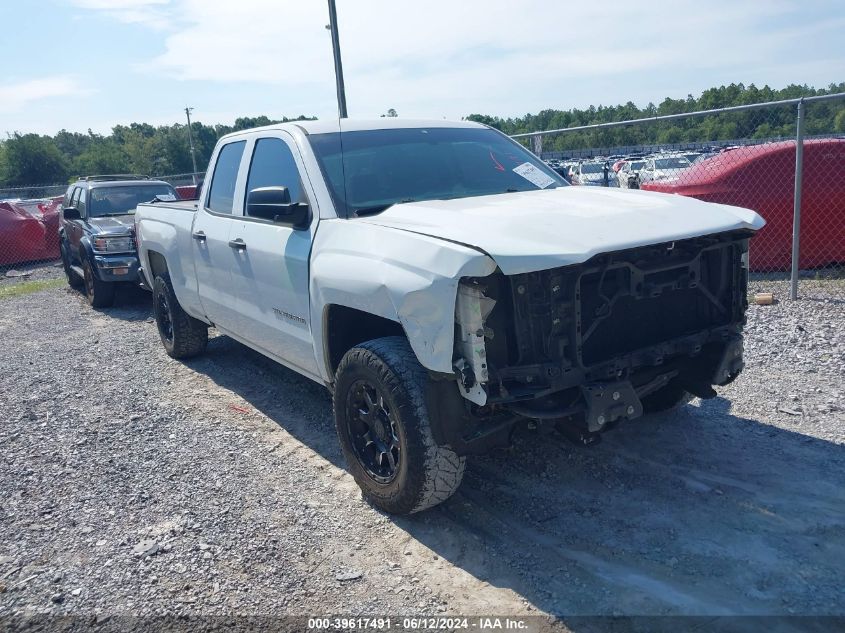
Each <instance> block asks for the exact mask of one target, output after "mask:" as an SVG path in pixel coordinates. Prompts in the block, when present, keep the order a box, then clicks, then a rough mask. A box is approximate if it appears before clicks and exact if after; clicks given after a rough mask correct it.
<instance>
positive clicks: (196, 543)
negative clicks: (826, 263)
mask: <svg viewBox="0 0 845 633" xmlns="http://www.w3.org/2000/svg"><path fill="white" fill-rule="evenodd" d="M59 273H60V271H59V269H51V270H50V271H48V272H47V273H44V275H45V276H46V277H50V276H54V275H57V274H59ZM775 290H776V291H777V292H778V294H779V296H781V297H783V296H785V295H784V291H785V287H784V288H780V287H776V288H775ZM148 303H149V296H148V295H146V294H144V293H143V292H141V291H134V290H127V291H126V292H123V293H121V294H119V295H118V307H115V308H112V309H108V310H103V311H100V312H98V311H94V310H92V309H90V308H89V307H88V306H87V304H85V302H84V300H83V298H82V297H81V296H80V295H79V294H78V293H76V292H73V291H69V290H67V289H65V288H58V289H49V290H44V291H41V292H37V293H33V294H26V295H22V296H15V297H11V298H7V299H5V300H3V301H2V302H0V335H2V341H3V352H2V362H0V406H1V407H2V411H3V413H4V415H3V418H4V420H3V424H2V425H0V445H2V461H0V529H2V534H3V538H2V541H0V592H2V593H0V617H1V616H2V615H4V614H9V613H23V612H26V613H86V614H94V613H99V614H110V615H113V614H117V613H136V614H141V615H149V614H162V613H170V614H173V613H177V614H178V613H193V614H197V613H200V614H222V613H233V612H234V613H248V614H272V613H295V614H322V613H326V612H331V613H342V614H350V615H353V614H375V613H394V614H402V613H417V614H419V613H452V614H490V613H496V614H501V615H506V614H530V613H538V612H539V613H543V614H558V615H561V616H572V615H592V614H626V615H628V614H637V615H638V614H651V615H659V614H700V615H718V614H839V615H844V614H845V597H843V596H845V594H843V592H842V584H843V580H845V576H843V569H845V448H843V445H845V396H844V395H843V394H845V301H842V300H824V299H809V300H806V301H802V302H800V303H797V304H795V303H789V302H783V303H780V304H777V305H774V306H770V307H756V306H755V307H752V308H751V311H750V315H749V328H748V340H747V354H748V356H747V360H748V367H747V369H746V371H745V373H744V374H743V375H742V376H741V377H740V379H739V380H738V381H737V382H736V383H735V384H733V385H731V386H729V387H727V388H723V389H720V393H719V397H718V398H716V399H714V400H709V401H705V402H701V401H697V400H696V401H694V402H693V404H692V405H689V406H687V407H685V408H684V409H682V410H680V411H678V412H674V413H671V414H664V415H661V416H653V417H648V418H644V419H641V420H638V421H636V422H632V423H628V424H627V425H624V426H622V427H621V428H618V429H616V430H615V431H614V432H612V433H609V434H607V435H606V436H605V439H604V441H603V442H602V443H600V444H599V445H597V446H595V447H591V448H586V449H585V448H576V447H574V446H572V445H570V444H568V443H567V442H566V441H565V440H564V439H562V438H560V437H559V436H558V435H556V434H554V433H551V434H542V433H539V432H536V431H528V430H524V431H522V432H520V433H519V434H518V437H517V439H516V443H515V446H514V447H513V448H511V449H509V450H507V451H501V452H498V453H496V454H494V455H490V456H487V457H483V458H474V459H471V461H470V462H469V465H468V470H467V476H466V478H465V480H464V484H463V486H462V487H461V489H460V490H459V492H458V494H456V495H455V497H454V498H452V499H451V500H450V501H449V502H447V503H446V504H444V505H443V506H441V507H439V508H436V509H434V510H432V511H429V512H427V513H423V514H422V515H418V516H415V517H412V518H401V519H395V518H392V517H388V516H385V515H383V514H381V513H379V512H378V511H376V510H374V509H372V508H371V507H370V506H368V505H367V504H366V503H364V502H363V501H362V500H361V498H360V495H359V494H358V489H357V487H356V486H355V484H354V482H353V481H352V479H351V477H350V476H348V475H347V474H346V473H345V472H344V470H343V464H342V460H341V456H340V450H339V448H338V445H337V441H336V437H335V435H334V429H333V423H332V419H331V410H330V399H329V395H328V393H327V392H326V391H325V389H323V388H322V387H320V386H318V385H316V384H313V383H311V382H309V381H308V380H307V379H305V378H301V377H299V376H298V375H296V374H294V373H293V372H290V371H288V370H286V369H284V368H282V367H280V366H278V365H276V364H274V363H272V362H271V361H268V360H266V359H264V358H263V357H261V356H260V355H258V354H256V353H254V352H252V351H250V350H248V349H246V348H245V347H243V346H241V345H239V344H237V343H235V342H233V341H232V340H230V339H228V338H226V337H216V338H214V339H213V340H212V341H211V343H210V344H209V349H208V353H207V354H206V355H205V356H204V357H202V358H198V359H196V360H193V361H190V362H188V363H181V362H177V361H173V360H171V359H169V358H168V357H167V356H166V355H165V353H164V351H163V349H162V348H161V345H160V343H159V341H158V338H157V333H156V330H155V326H154V324H153V323H152V320H151V319H150V311H149V307H148ZM564 621H565V619H564Z"/></svg>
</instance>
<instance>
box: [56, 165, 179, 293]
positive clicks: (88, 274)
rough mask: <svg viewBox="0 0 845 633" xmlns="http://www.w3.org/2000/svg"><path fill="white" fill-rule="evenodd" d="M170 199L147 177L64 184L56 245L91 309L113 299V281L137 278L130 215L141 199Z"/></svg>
mask: <svg viewBox="0 0 845 633" xmlns="http://www.w3.org/2000/svg"><path fill="white" fill-rule="evenodd" d="M156 198H158V199H159V200H176V199H178V196H177V195H176V191H175V190H174V189H173V187H171V186H170V185H169V184H167V183H166V182H163V181H161V180H152V179H150V178H149V177H147V176H130V175H116V176H88V177H86V178H80V179H79V180H78V181H77V182H75V183H73V184H72V185H71V186H70V187H68V190H67V193H65V198H64V201H63V202H62V219H61V224H60V226H59V245H60V247H61V253H62V263H63V264H64V268H65V274H66V275H67V280H68V283H69V284H70V285H71V286H75V287H78V286H80V285H84V287H85V295H86V297H87V298H88V302H89V303H90V304H91V305H92V306H94V307H95V308H101V307H106V306H110V305H111V304H112V303H113V302H114V289H115V284H116V283H118V282H134V283H137V282H138V281H139V277H138V256H137V252H136V250H135V227H134V221H133V217H132V216H133V215H134V213H135V207H137V206H138V204H139V203H141V202H150V201H151V200H154V199H156Z"/></svg>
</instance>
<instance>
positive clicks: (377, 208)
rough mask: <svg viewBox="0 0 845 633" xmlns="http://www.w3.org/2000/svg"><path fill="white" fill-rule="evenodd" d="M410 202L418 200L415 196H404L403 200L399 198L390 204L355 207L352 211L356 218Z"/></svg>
mask: <svg viewBox="0 0 845 633" xmlns="http://www.w3.org/2000/svg"><path fill="white" fill-rule="evenodd" d="M408 202H416V200H415V199H414V198H404V199H403V200H397V201H396V202H391V203H389V204H377V205H374V206H372V207H359V208H357V209H353V210H352V213H353V214H354V215H355V217H356V218H360V217H364V216H367V215H376V214H378V213H381V212H382V211H387V210H388V209H389V208H390V207H392V206H393V205H394V204H407V203H408Z"/></svg>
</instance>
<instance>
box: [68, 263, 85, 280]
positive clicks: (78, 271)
mask: <svg viewBox="0 0 845 633" xmlns="http://www.w3.org/2000/svg"><path fill="white" fill-rule="evenodd" d="M70 269H71V270H72V271H73V272H75V273H76V274H77V275H79V278H80V279H85V271H84V270H82V267H81V266H77V265H75V264H71V265H70Z"/></svg>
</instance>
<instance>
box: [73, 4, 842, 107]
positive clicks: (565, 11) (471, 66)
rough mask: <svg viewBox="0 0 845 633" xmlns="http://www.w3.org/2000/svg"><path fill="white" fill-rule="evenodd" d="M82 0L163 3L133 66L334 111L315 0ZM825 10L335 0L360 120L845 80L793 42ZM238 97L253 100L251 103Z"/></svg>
mask: <svg viewBox="0 0 845 633" xmlns="http://www.w3.org/2000/svg"><path fill="white" fill-rule="evenodd" d="M73 1H74V2H75V4H76V5H77V6H81V7H85V8H89V9H99V10H103V11H107V12H109V13H112V14H114V15H115V17H118V18H119V19H124V20H126V19H129V18H128V16H132V15H135V14H136V12H140V13H141V14H144V15H162V12H166V15H167V23H168V24H169V25H170V28H169V30H167V31H166V32H165V33H164V35H163V37H162V39H161V40H157V41H156V42H155V44H156V48H158V47H159V46H161V48H163V52H162V53H160V54H157V55H156V56H154V57H153V58H152V59H150V60H143V61H140V62H138V63H137V64H136V65H135V66H134V69H135V70H136V71H137V72H142V73H147V74H150V75H152V76H154V77H158V78H170V79H175V80H178V81H191V82H193V81H196V82H203V85H209V84H213V85H218V86H220V89H221V91H226V93H228V94H229V95H231V94H232V93H233V92H238V91H241V90H243V91H244V92H246V90H245V87H246V86H250V87H252V88H255V87H256V86H266V93H267V94H272V95H273V96H274V97H276V96H278V97H277V101H278V107H277V111H278V112H288V113H289V112H293V111H297V112H298V111H308V112H314V113H317V114H322V115H326V114H332V110H333V105H332V104H331V100H330V99H327V96H328V95H330V94H331V93H332V91H333V88H334V75H333V67H332V56H331V40H330V37H329V34H328V32H327V31H326V30H325V24H326V23H327V21H328V15H327V8H326V5H325V2H324V1H322V0H307V1H303V0H237V1H231V0H227V1H221V2H216V1H208V0H171V1H168V0H73ZM830 6H831V5H830V4H829V3H826V0H770V1H769V2H767V3H766V10H765V11H761V10H760V7H759V6H758V4H757V3H742V2H735V1H734V0H711V1H710V2H707V3H702V2H700V0H675V1H674V2H672V3H652V4H648V3H646V4H643V3H639V2H620V3H608V2H595V3H581V4H579V5H578V7H577V10H575V9H573V6H572V5H571V3H564V2H548V0H523V1H522V2H520V3H511V2H508V3H505V2H498V3H496V2H490V1H489V0H461V2H455V1H454V0H426V2H396V0H338V11H339V22H340V29H341V45H342V48H343V61H344V70H345V74H346V80H347V94H348V96H349V106H350V112H351V113H352V114H353V115H357V116H371V115H376V114H379V113H381V112H384V111H385V110H386V109H387V108H388V107H394V108H396V109H397V110H399V112H400V114H402V115H412V114H413V115H418V116H443V115H445V116H448V117H456V116H460V115H462V114H467V113H470V112H488V113H497V114H504V115H507V114H520V113H523V112H526V111H536V110H539V109H541V108H546V107H564V108H565V107H572V106H584V105H587V104H590V103H596V104H597V103H605V104H610V103H619V102H624V101H627V100H629V99H630V100H634V101H636V102H638V103H644V102H647V101H649V100H655V101H657V100H660V99H661V98H662V97H663V96H666V95H667V93H666V92H665V90H666V88H667V86H668V87H672V86H677V88H676V89H674V88H673V92H672V93H671V95H672V96H675V97H683V96H685V95H686V93H688V92H690V93H696V92H699V91H700V90H702V89H704V88H707V87H709V86H710V85H713V84H714V83H729V82H732V81H743V82H745V83H750V82H754V81H756V82H763V81H770V82H772V83H774V84H776V85H783V84H786V83H788V82H792V81H798V82H800V83H804V82H807V83H819V84H826V83H828V82H829V81H835V80H838V79H840V78H838V77H824V78H823V79H822V78H821V77H822V71H823V70H827V68H828V66H827V64H824V65H821V64H819V62H821V61H822V59H829V58H830V53H829V52H828V53H827V54H826V56H825V57H823V58H822V55H819V57H820V59H818V60H816V59H814V54H813V51H812V48H811V47H807V46H796V44H797V43H799V42H805V41H806V40H807V38H808V37H815V38H822V39H823V38H827V40H831V38H836V29H835V28H833V29H831V28H830V25H831V24H833V25H837V24H840V23H841V19H842V17H841V11H839V12H836V11H833V14H831V10H830V9H829V8H828V9H825V7H830ZM813 15H818V16H819V18H818V19H817V20H815V21H813V20H812V19H809V18H808V16H813ZM121 16H122V17H121ZM799 23H800V26H796V25H798V24H799ZM151 48H152V46H151ZM159 50H160V49H159ZM787 60H788V62H789V63H788V64H786V63H782V62H785V61H787ZM779 64H780V65H779ZM188 85H190V84H188ZM308 104H314V106H313V107H312V106H309V105H308ZM197 105H201V104H197ZM206 106H207V109H211V108H216V107H218V106H217V104H215V103H207V104H206ZM243 109H244V110H245V111H249V110H252V108H251V106H250V104H249V103H244V104H243ZM326 109H327V110H328V111H326Z"/></svg>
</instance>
